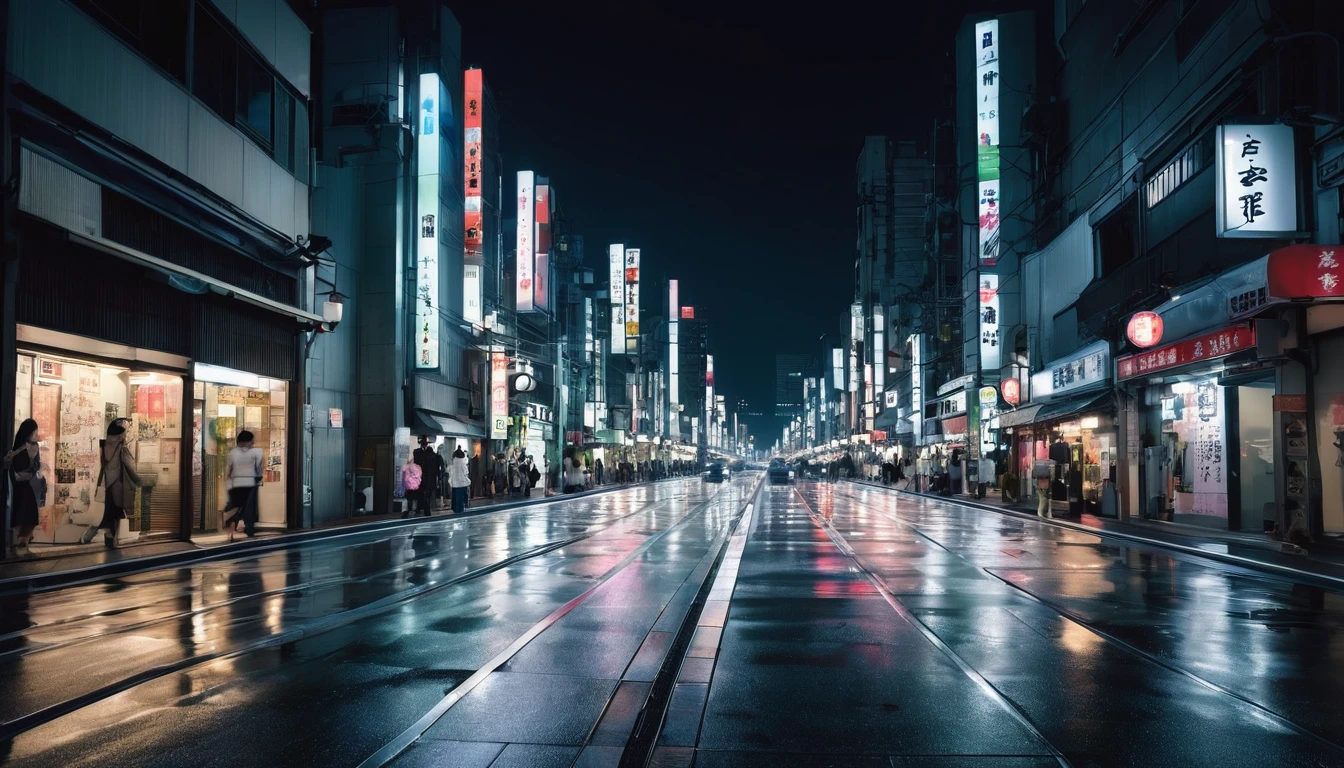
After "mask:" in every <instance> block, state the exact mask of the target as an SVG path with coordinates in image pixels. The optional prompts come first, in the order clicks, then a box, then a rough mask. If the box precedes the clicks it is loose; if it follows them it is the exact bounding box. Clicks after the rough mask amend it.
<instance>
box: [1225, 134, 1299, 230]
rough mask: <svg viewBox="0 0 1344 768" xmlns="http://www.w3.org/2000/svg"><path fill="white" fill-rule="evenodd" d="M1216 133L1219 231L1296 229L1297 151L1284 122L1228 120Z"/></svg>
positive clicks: (1291, 135)
mask: <svg viewBox="0 0 1344 768" xmlns="http://www.w3.org/2000/svg"><path fill="white" fill-rule="evenodd" d="M1217 133H1218V135H1217V155H1218V157H1217V163H1216V167H1217V169H1218V179H1217V187H1218V191H1217V195H1218V198H1217V215H1216V225H1217V235H1218V237H1289V236H1291V235H1292V234H1294V233H1295V232H1296V231H1297V151H1296V149H1295V147H1294V143H1293V129H1292V128H1291V127H1290V126H1287V125H1277V124H1275V125H1252V124H1228V125H1220V126H1218V132H1217Z"/></svg>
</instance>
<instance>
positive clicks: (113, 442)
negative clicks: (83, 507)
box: [81, 419, 142, 549]
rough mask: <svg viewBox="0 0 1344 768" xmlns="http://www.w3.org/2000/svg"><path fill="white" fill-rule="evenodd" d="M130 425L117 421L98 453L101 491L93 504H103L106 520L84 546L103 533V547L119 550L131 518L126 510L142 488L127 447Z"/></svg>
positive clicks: (93, 529) (86, 537) (92, 530)
mask: <svg viewBox="0 0 1344 768" xmlns="http://www.w3.org/2000/svg"><path fill="white" fill-rule="evenodd" d="M126 424H127V420H126V419H114V420H113V421H112V423H111V424H109V425H108V427H107V438H106V439H104V440H103V441H102V446H101V450H100V451H99V452H98V456H99V458H100V459H101V466H100V467H99V469H98V487H97V489H96V490H94V492H93V500H94V501H96V502H102V504H103V517H102V519H101V520H99V521H98V524H97V525H96V526H93V527H91V528H90V529H89V530H88V531H86V532H85V534H84V537H83V538H81V541H82V542H89V541H92V540H93V537H94V535H95V534H96V533H97V531H100V530H101V531H102V532H103V544H104V545H105V546H107V548H108V549H113V548H115V547H116V546H117V544H118V541H117V539H118V537H119V535H120V533H121V521H122V520H125V519H126V518H127V514H126V508H127V507H128V506H129V505H130V504H131V503H133V502H134V501H135V491H134V489H135V488H139V487H140V486H141V484H142V483H141V481H140V475H139V474H137V473H136V471H135V457H134V456H132V455H131V448H130V446H128V445H126Z"/></svg>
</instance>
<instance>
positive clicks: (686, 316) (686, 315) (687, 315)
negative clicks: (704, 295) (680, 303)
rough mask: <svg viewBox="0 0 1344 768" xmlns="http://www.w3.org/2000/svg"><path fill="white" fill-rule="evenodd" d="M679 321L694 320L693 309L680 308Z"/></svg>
mask: <svg viewBox="0 0 1344 768" xmlns="http://www.w3.org/2000/svg"><path fill="white" fill-rule="evenodd" d="M681 319H682V320H694V319H695V307H682V308H681Z"/></svg>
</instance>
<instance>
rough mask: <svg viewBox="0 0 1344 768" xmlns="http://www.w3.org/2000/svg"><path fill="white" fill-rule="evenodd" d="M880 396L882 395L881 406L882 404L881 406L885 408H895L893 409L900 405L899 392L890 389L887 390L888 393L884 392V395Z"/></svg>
mask: <svg viewBox="0 0 1344 768" xmlns="http://www.w3.org/2000/svg"><path fill="white" fill-rule="evenodd" d="M882 394H883V395H884V397H883V400H882V404H883V406H885V407H887V408H895V407H897V406H899V405H900V404H901V393H900V392H897V391H896V390H894V389H891V390H888V391H886V392H884V393H882Z"/></svg>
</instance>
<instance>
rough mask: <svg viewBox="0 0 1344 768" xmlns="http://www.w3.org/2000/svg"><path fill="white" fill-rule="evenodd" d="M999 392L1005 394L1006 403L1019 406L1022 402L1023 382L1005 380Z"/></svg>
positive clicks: (1000, 385)
mask: <svg viewBox="0 0 1344 768" xmlns="http://www.w3.org/2000/svg"><path fill="white" fill-rule="evenodd" d="M999 390H1000V391H1001V392H1002V393H1003V401H1004V402H1005V403H1007V404H1009V405H1017V404H1018V403H1020V402H1022V382H1020V381H1018V380H1017V379H1004V380H1003V381H1002V382H1001V383H1000V384H999Z"/></svg>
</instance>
